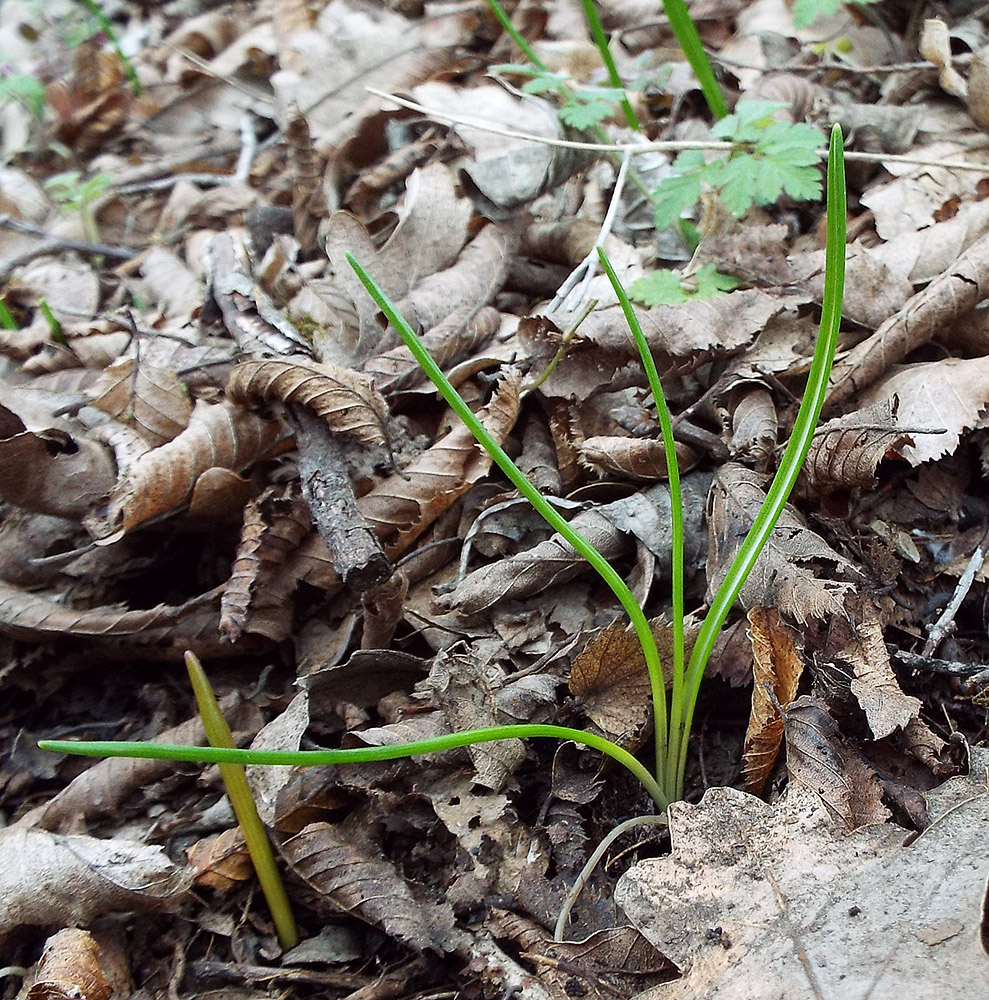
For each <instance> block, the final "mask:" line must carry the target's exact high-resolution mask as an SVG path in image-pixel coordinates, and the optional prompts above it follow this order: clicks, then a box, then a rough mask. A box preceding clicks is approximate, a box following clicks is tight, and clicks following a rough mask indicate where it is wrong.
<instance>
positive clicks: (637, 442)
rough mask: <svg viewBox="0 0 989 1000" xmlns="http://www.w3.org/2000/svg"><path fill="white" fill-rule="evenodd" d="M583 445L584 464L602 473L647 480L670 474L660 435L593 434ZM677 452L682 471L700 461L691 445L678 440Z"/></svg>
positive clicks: (581, 449) (581, 454)
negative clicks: (600, 435) (622, 435)
mask: <svg viewBox="0 0 989 1000" xmlns="http://www.w3.org/2000/svg"><path fill="white" fill-rule="evenodd" d="M579 449H580V459H581V461H582V462H583V463H584V465H586V466H587V467H588V468H590V469H594V470H596V471H597V472H599V473H600V474H602V475H611V476H617V477H619V478H622V479H642V480H646V481H655V480H657V479H667V478H669V473H668V471H667V468H666V451H665V449H664V447H663V442H662V441H658V440H657V439H656V438H631V437H589V438H587V440H586V441H584V442H583V443H582V444H580V445H579ZM676 452H677V461H678V464H679V467H680V471H681V472H686V471H687V470H689V469H692V468H693V467H694V465H696V464H697V456H696V455H695V454H694V453H693V451H691V449H690V448H689V447H688V446H687V445H685V444H681V443H680V442H679V441H677V442H676Z"/></svg>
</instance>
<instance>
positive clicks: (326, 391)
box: [227, 357, 388, 445]
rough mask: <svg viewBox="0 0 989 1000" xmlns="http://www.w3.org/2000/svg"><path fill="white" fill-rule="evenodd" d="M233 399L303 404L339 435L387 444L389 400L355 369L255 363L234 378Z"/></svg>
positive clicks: (297, 360)
mask: <svg viewBox="0 0 989 1000" xmlns="http://www.w3.org/2000/svg"><path fill="white" fill-rule="evenodd" d="M227 398H228V399H231V400H234V401H236V402H239V403H243V404H244V405H246V406H259V405H260V404H262V403H265V402H269V401H271V400H281V401H282V402H283V403H298V404H299V405H301V406H305V407H306V408H307V409H309V410H311V411H312V412H313V413H315V414H316V415H317V416H319V417H322V418H323V419H324V420H325V421H326V423H327V425H328V426H329V428H330V430H331V431H333V432H334V433H337V434H346V435H348V436H350V437H352V438H353V439H354V440H355V441H359V442H361V443H362V444H367V445H374V444H382V443H383V442H384V441H386V440H387V430H386V423H387V420H388V407H387V405H386V404H385V401H384V400H383V399H382V398H381V395H380V394H379V393H378V390H377V389H376V388H375V386H374V382H373V381H372V380H371V379H370V378H369V377H368V376H367V375H361V374H359V373H358V372H355V371H352V370H351V369H349V368H342V367H339V366H337V365H330V364H326V363H320V362H317V361H310V360H309V359H308V358H302V357H293V358H265V359H250V360H247V361H242V362H241V363H240V364H239V365H237V366H236V367H235V368H234V370H233V371H232V372H231V373H230V378H229V379H228V380H227Z"/></svg>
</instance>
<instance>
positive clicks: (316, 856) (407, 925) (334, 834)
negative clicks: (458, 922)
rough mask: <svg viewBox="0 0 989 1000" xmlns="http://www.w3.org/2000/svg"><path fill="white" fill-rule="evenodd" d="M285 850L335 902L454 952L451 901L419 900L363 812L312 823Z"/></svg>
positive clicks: (431, 947) (411, 941) (404, 935)
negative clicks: (372, 832) (449, 940)
mask: <svg viewBox="0 0 989 1000" xmlns="http://www.w3.org/2000/svg"><path fill="white" fill-rule="evenodd" d="M281 854H282V857H283V858H285V860H286V861H287V862H288V864H289V865H290V866H291V868H292V871H293V872H295V874H296V875H297V876H299V878H301V879H302V880H303V881H304V882H305V883H306V884H307V885H308V886H309V887H310V888H312V889H314V890H315V891H316V892H317V893H318V894H319V895H320V896H322V897H325V898H326V899H327V900H328V901H331V903H332V904H335V906H338V907H341V908H342V909H344V910H345V911H347V912H350V913H355V914H356V915H357V916H359V917H360V918H361V919H362V920H366V921H367V922H368V923H369V924H372V925H373V926H375V927H378V928H380V929H381V930H383V931H384V932H385V933H386V934H389V935H391V936H392V937H396V938H398V939H399V940H400V941H403V942H404V943H405V944H407V945H409V946H410V947H412V948H414V949H416V950H417V951H433V952H440V953H442V952H444V951H447V950H449V947H448V944H447V938H448V935H449V933H450V932H451V931H452V928H453V910H452V908H451V907H450V905H449V903H438V902H427V901H424V900H420V899H417V898H416V897H415V896H414V895H413V894H412V891H411V890H410V888H409V885H408V883H407V882H406V881H405V880H404V879H403V878H402V876H401V874H400V873H399V871H398V870H397V869H396V868H395V866H394V865H392V863H391V862H390V861H388V860H386V859H385V858H383V857H382V856H381V849H380V847H379V846H378V845H377V844H376V843H375V842H374V841H373V840H372V838H371V837H370V835H369V833H368V828H367V825H366V822H365V821H362V820H361V816H360V814H359V813H354V814H352V815H351V816H349V817H348V818H347V819H346V820H345V821H344V822H343V823H341V824H332V823H312V824H310V825H309V826H307V827H306V828H305V829H303V830H302V831H300V832H299V833H298V834H296V835H295V836H294V837H290V838H289V839H288V840H286V841H285V842H284V843H283V844H282V847H281Z"/></svg>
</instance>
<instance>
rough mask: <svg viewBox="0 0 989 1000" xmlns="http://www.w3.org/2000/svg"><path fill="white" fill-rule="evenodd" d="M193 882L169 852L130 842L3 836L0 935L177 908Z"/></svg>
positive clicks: (43, 834) (16, 831) (14, 830)
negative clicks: (172, 905)
mask: <svg viewBox="0 0 989 1000" xmlns="http://www.w3.org/2000/svg"><path fill="white" fill-rule="evenodd" d="M187 888H188V877H187V876H186V874H185V872H184V871H183V870H182V869H181V868H177V867H176V866H175V865H174V864H172V862H171V861H169V859H168V856H167V855H166V854H165V852H164V850H162V848H160V847H150V846H146V845H144V844H137V843H134V842H133V841H130V840H97V839H96V838H95V837H62V836H59V835H58V834H54V833H48V832H47V831H45V830H31V829H24V828H21V827H8V828H7V829H6V830H3V831H0V896H2V898H3V900H4V906H3V912H2V913H0V937H6V936H7V935H8V934H9V933H10V932H11V931H12V930H14V929H15V928H17V927H21V926H28V927H59V926H62V927H64V926H71V925H75V924H87V923H89V922H90V921H92V920H95V919H96V918H97V917H99V916H102V915H103V914H105V913H115V912H120V911H124V912H129V911H134V910H153V909H158V908H159V907H162V906H165V905H166V904H168V903H169V902H178V901H179V900H180V899H181V897H182V896H183V895H184V893H185V891H186V889H187Z"/></svg>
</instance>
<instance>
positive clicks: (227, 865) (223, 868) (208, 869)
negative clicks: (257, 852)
mask: <svg viewBox="0 0 989 1000" xmlns="http://www.w3.org/2000/svg"><path fill="white" fill-rule="evenodd" d="M188 855H189V867H190V868H191V869H192V872H193V879H194V881H195V883H196V885H204V886H208V887H209V888H210V889H215V890H216V891H217V892H221V893H228V892H233V890H234V889H237V888H239V887H240V886H242V885H243V884H244V883H245V882H246V881H248V879H250V878H253V876H254V865H253V864H252V863H251V856H250V854H248V853H247V844H246V843H245V842H244V834H243V833H242V832H241V830H240V827H239V826H235V827H233V828H232V829H230V830H224V831H223V833H218V834H216V835H215V836H213V837H204V838H203V839H202V840H197V841H196V843H195V844H193V845H192V846H191V847H190V848H189V851H188Z"/></svg>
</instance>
